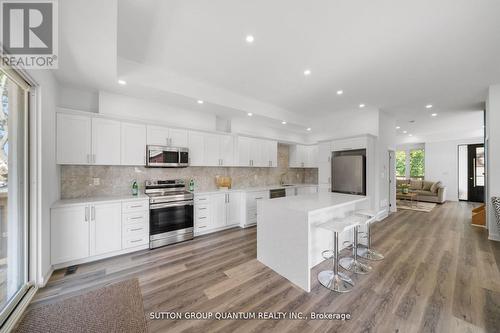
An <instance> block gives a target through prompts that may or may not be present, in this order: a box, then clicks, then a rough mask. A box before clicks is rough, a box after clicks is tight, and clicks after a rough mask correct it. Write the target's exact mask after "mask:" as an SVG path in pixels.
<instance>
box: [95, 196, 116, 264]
mask: <svg viewBox="0 0 500 333" xmlns="http://www.w3.org/2000/svg"><path fill="white" fill-rule="evenodd" d="M90 212H91V214H90V235H91V238H90V239H91V247H90V255H91V256H93V255H100V254H105V253H109V252H113V251H119V250H121V248H122V204H121V202H116V203H99V204H93V205H90Z"/></svg>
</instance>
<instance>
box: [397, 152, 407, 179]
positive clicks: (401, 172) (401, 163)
mask: <svg viewBox="0 0 500 333" xmlns="http://www.w3.org/2000/svg"><path fill="white" fill-rule="evenodd" d="M396 177H397V178H406V151H404V150H399V151H397V152H396Z"/></svg>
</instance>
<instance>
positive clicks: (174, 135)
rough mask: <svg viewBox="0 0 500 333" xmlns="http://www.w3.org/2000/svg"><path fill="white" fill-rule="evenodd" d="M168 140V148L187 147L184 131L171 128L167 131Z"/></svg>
mask: <svg viewBox="0 0 500 333" xmlns="http://www.w3.org/2000/svg"><path fill="white" fill-rule="evenodd" d="M168 133H169V138H170V146H172V147H181V148H186V147H188V131H187V130H184V129H177V128H171V129H169V131H168Z"/></svg>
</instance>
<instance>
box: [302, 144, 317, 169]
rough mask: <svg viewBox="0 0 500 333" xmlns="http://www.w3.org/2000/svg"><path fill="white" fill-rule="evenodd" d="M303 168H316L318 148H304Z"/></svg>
mask: <svg viewBox="0 0 500 333" xmlns="http://www.w3.org/2000/svg"><path fill="white" fill-rule="evenodd" d="M305 148H306V149H305V151H306V154H305V164H304V165H305V167H307V168H317V167H318V146H305Z"/></svg>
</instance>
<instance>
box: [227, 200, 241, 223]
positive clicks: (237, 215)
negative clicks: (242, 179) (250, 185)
mask: <svg viewBox="0 0 500 333" xmlns="http://www.w3.org/2000/svg"><path fill="white" fill-rule="evenodd" d="M241 209H242V195H241V193H239V192H229V193H227V223H226V225H236V224H240V222H241Z"/></svg>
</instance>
